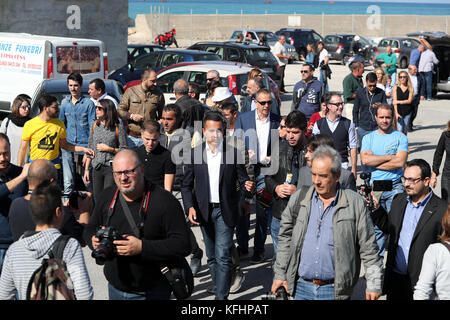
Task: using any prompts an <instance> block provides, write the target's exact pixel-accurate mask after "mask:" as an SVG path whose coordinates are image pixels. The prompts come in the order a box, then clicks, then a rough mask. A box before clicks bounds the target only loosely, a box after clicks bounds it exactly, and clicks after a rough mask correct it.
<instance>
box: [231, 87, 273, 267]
mask: <svg viewBox="0 0 450 320" xmlns="http://www.w3.org/2000/svg"><path fill="white" fill-rule="evenodd" d="M255 98H256V99H255V104H256V109H255V110H253V111H250V112H245V113H241V114H240V115H239V116H238V118H237V119H236V126H235V128H234V136H235V137H237V138H238V139H241V140H243V141H244V142H245V147H246V148H247V150H248V152H249V154H250V163H252V164H254V172H255V177H256V186H257V187H256V189H257V191H258V192H259V191H261V190H262V189H263V188H265V183H264V171H265V170H264V169H265V167H267V166H268V165H269V163H270V158H269V157H270V150H271V142H273V143H278V141H279V133H278V127H279V125H280V120H281V119H280V116H278V115H276V114H274V113H272V112H271V108H272V97H271V95H270V91H268V90H267V89H264V88H263V89H261V90H259V91H258V93H257V94H256V96H255ZM272 133H273V134H272ZM272 136H273V137H272ZM274 137H275V138H274ZM253 155H254V156H255V157H253ZM272 174H273V173H272ZM271 218H272V213H271V210H270V208H265V207H263V206H262V205H261V203H260V202H259V201H258V202H257V203H256V226H255V239H254V249H253V256H252V258H251V260H250V263H252V264H256V263H261V262H263V261H264V251H265V250H264V243H265V242H266V238H267V229H268V225H270V221H271ZM249 226H250V216H249V215H247V216H242V217H241V219H240V221H239V223H238V225H237V227H236V238H237V242H238V251H239V253H240V254H241V255H245V254H248V241H249V234H248V229H249Z"/></svg>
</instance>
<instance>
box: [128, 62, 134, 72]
mask: <svg viewBox="0 0 450 320" xmlns="http://www.w3.org/2000/svg"><path fill="white" fill-rule="evenodd" d="M127 67H128V70H130V72H133V71H134V66H133V64H132V63H129V64H128V65H127Z"/></svg>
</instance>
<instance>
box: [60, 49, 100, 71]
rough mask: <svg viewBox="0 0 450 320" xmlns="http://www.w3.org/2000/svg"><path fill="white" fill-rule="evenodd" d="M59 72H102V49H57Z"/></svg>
mask: <svg viewBox="0 0 450 320" xmlns="http://www.w3.org/2000/svg"><path fill="white" fill-rule="evenodd" d="M56 59H57V60H56V63H57V69H56V70H57V72H58V73H66V74H70V73H72V72H75V71H77V72H79V73H81V74H87V73H96V72H100V61H101V60H100V47H94V46H85V47H77V46H64V47H63V46H60V47H56Z"/></svg>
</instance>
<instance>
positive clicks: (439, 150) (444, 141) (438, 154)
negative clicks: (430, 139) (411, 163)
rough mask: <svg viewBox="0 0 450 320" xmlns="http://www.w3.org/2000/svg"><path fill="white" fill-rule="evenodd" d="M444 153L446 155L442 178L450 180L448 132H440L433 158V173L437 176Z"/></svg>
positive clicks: (449, 132)
mask: <svg viewBox="0 0 450 320" xmlns="http://www.w3.org/2000/svg"><path fill="white" fill-rule="evenodd" d="M444 151H445V152H446V153H447V156H446V157H445V163H444V169H443V170H442V176H443V177H446V178H447V179H450V131H445V132H442V134H441V137H440V138H439V142H438V145H437V147H436V150H435V151H434V156H433V172H434V173H436V175H439V167H440V166H441V162H442V157H443V155H444Z"/></svg>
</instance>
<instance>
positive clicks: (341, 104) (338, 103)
mask: <svg viewBox="0 0 450 320" xmlns="http://www.w3.org/2000/svg"><path fill="white" fill-rule="evenodd" d="M328 104H332V105H333V106H336V107H341V106H343V105H344V103H343V102H336V103H332V102H328Z"/></svg>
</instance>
